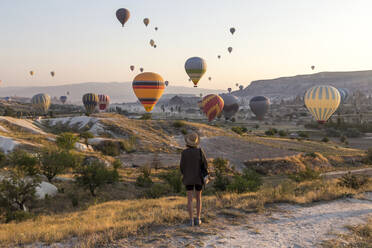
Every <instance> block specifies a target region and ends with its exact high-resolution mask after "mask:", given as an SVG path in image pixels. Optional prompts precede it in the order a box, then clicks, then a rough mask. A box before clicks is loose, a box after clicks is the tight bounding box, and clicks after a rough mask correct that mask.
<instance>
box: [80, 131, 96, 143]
mask: <svg viewBox="0 0 372 248" xmlns="http://www.w3.org/2000/svg"><path fill="white" fill-rule="evenodd" d="M79 137H80V139H84V143H85V144H86V145H88V139H91V138H94V135H93V134H92V133H91V132H88V131H86V132H82V133H80V134H79Z"/></svg>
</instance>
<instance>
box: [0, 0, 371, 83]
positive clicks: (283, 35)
mask: <svg viewBox="0 0 372 248" xmlns="http://www.w3.org/2000/svg"><path fill="white" fill-rule="evenodd" d="M197 2H198V1H196V0H192V1H188V2H187V3H174V2H172V1H170V0H167V1H162V2H156V3H155V2H145V1H144V0H137V1H134V0H128V1H125V2H122V1H119V0H108V1H105V2H104V3H103V2H101V1H97V0H96V1H90V2H89V4H86V3H82V2H78V3H76V1H73V0H66V1H64V2H45V1H41V0H35V1H32V2H31V1H26V0H20V1H17V2H15V1H9V0H8V1H2V2H1V4H0V5H1V8H0V14H1V16H2V18H3V21H2V22H1V23H0V29H2V30H3V39H2V40H0V53H1V54H2V55H3V56H2V57H3V60H2V63H1V66H0V80H2V82H3V83H2V86H3V87H5V86H7V87H12V86H27V85H30V86H52V85H69V84H75V83H76V82H131V80H132V79H133V78H134V76H135V75H136V74H137V70H138V68H139V67H141V66H142V67H143V68H145V71H153V72H157V73H159V74H160V75H162V77H163V78H164V80H169V81H170V85H171V86H186V87H192V84H191V83H189V82H188V81H187V79H188V76H187V75H186V73H185V71H184V63H185V60H186V59H187V58H189V57H192V56H201V57H203V58H204V59H205V60H206V62H207V72H206V74H205V75H204V76H203V78H202V79H201V81H200V83H199V87H201V88H205V89H226V88H228V87H233V85H234V84H235V83H239V84H242V85H244V87H246V86H247V85H248V84H249V83H250V82H252V81H255V80H264V79H273V78H279V77H283V76H285V75H306V74H312V73H313V72H314V73H317V72H320V71H363V70H369V69H370V68H372V62H371V61H370V60H368V57H370V56H372V51H371V50H370V49H369V44H371V42H372V35H370V34H368V33H366V32H365V30H368V29H369V26H368V24H369V23H371V21H372V17H371V16H370V14H369V11H368V10H369V9H371V7H372V3H371V2H369V1H366V0H359V1H353V2H352V3H351V2H350V1H346V0H342V1H336V0H332V1H327V2H324V1H321V0H314V1H311V2H310V1H309V2H299V1H294V0H288V1H281V2H280V3H279V2H277V1H274V0H267V1H252V2H246V1H243V0H239V2H238V3H237V2H234V4H232V3H230V2H225V1H222V0H220V1H212V0H208V1H204V2H203V3H201V4H200V3H198V4H197V6H198V8H195V7H194V6H196V3H197ZM40 6H42V7H43V8H40ZM71 6H74V8H71ZM236 6H239V8H236ZM122 7H123V8H127V9H129V11H130V12H131V18H130V19H129V21H128V22H127V24H126V25H125V27H124V28H122V27H121V25H120V23H119V22H118V21H117V19H116V17H115V11H116V10H117V9H118V8H122ZM170 10H171V11H170ZM206 13H210V14H206ZM145 17H148V18H150V25H149V26H148V27H145V25H144V24H143V23H142V19H143V18H145ZM25 23H27V25H25ZM155 26H158V27H159V30H158V31H154V27H155ZM190 27H192V32H190ZM230 27H235V28H236V33H235V34H234V35H231V34H230V33H229V28H230ZM206 30H207V31H206ZM97 34H98V35H97ZM190 34H191V35H190ZM150 39H154V40H155V41H156V43H157V45H158V47H157V48H156V49H154V48H151V47H150V45H149V44H148V41H149V40H150ZM228 46H232V47H233V49H234V50H233V52H232V53H231V54H229V53H228V52H227V50H226V49H227V47H228ZM218 54H221V56H222V58H221V59H220V60H218V59H217V55H218ZM159 61H161V63H159ZM131 64H133V65H135V66H136V68H135V72H131V71H130V70H129V66H130V65H131ZM312 65H315V70H311V69H310V67H311V66H312ZM30 70H34V71H35V75H34V76H33V77H30V75H29V74H28V72H29V71H30ZM50 71H55V72H56V76H55V77H54V78H51V77H50V75H49V73H50ZM208 77H212V81H208Z"/></svg>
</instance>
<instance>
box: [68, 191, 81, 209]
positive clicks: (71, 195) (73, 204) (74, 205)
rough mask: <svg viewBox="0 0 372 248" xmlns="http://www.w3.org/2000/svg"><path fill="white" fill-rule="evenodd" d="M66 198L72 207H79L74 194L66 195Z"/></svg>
mask: <svg viewBox="0 0 372 248" xmlns="http://www.w3.org/2000/svg"><path fill="white" fill-rule="evenodd" d="M68 197H69V198H70V200H71V204H72V206H73V207H77V206H78V205H79V198H78V196H77V195H76V194H74V193H71V194H69V195H68Z"/></svg>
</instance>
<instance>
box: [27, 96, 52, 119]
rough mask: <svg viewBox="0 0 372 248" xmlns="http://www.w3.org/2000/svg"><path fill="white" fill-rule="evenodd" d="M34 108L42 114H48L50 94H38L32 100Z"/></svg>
mask: <svg viewBox="0 0 372 248" xmlns="http://www.w3.org/2000/svg"><path fill="white" fill-rule="evenodd" d="M31 103H32V107H33V108H34V109H35V111H36V112H38V113H40V114H46V113H47V112H48V109H49V107H50V96H49V95H48V94H44V93H40V94H36V95H34V96H33V97H32V99H31Z"/></svg>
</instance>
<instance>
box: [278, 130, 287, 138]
mask: <svg viewBox="0 0 372 248" xmlns="http://www.w3.org/2000/svg"><path fill="white" fill-rule="evenodd" d="M278 134H279V136H280V137H285V136H287V135H288V132H287V131H284V130H279V132H278Z"/></svg>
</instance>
